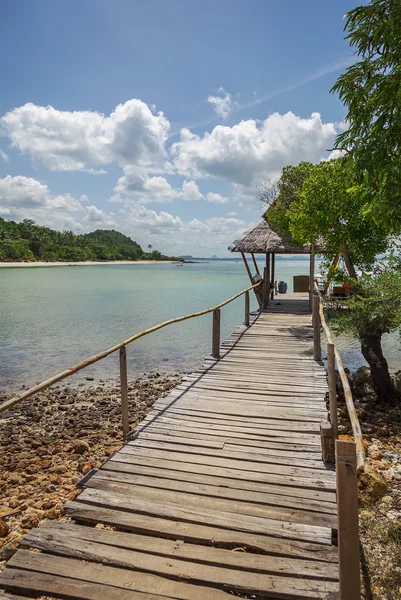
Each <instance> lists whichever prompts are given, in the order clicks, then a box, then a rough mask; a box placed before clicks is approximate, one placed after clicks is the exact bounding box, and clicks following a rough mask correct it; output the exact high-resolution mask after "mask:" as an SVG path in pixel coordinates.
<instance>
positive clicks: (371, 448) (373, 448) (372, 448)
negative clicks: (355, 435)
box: [368, 444, 379, 454]
mask: <svg viewBox="0 0 401 600" xmlns="http://www.w3.org/2000/svg"><path fill="white" fill-rule="evenodd" d="M378 450H379V447H378V446H377V445H376V444H372V445H371V446H369V448H368V452H369V454H372V453H373V452H377V451H378Z"/></svg>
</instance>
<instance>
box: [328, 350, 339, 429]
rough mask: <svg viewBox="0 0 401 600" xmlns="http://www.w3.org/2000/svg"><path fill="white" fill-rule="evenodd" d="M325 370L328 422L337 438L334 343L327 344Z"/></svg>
mask: <svg viewBox="0 0 401 600" xmlns="http://www.w3.org/2000/svg"><path fill="white" fill-rule="evenodd" d="M327 372H328V380H329V406H330V423H331V426H332V428H333V438H334V439H335V440H336V439H337V434H338V430H337V385H336V358H335V353H334V344H330V343H328V344H327Z"/></svg>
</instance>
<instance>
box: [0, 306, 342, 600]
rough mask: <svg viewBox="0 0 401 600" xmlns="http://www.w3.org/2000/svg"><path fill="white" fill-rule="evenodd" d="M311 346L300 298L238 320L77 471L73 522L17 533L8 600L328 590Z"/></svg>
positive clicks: (328, 520) (331, 570) (319, 411)
mask: <svg viewBox="0 0 401 600" xmlns="http://www.w3.org/2000/svg"><path fill="white" fill-rule="evenodd" d="M278 302H279V303H278ZM312 354H313V351H312V328H311V317H310V314H309V310H308V305H307V301H306V300H305V299H302V300H294V299H291V298H289V299H288V300H287V301H286V300H279V301H273V303H272V306H271V308H270V309H269V311H267V312H266V313H262V314H257V315H255V316H254V317H253V322H252V324H251V326H250V327H249V328H245V327H241V328H239V329H237V331H236V332H235V333H234V334H233V336H232V338H231V339H230V340H229V341H228V342H226V343H224V344H223V345H222V348H221V356H222V358H221V360H215V359H212V358H208V359H206V362H205V364H204V365H203V367H202V369H199V371H198V372H196V373H194V374H192V375H191V376H189V377H187V378H186V380H185V381H184V382H183V383H182V384H181V385H180V386H178V387H177V388H175V389H174V390H173V391H172V392H171V393H170V394H169V396H167V397H166V398H162V399H160V400H159V401H158V402H157V403H156V404H155V406H154V408H153V410H152V412H151V413H150V414H149V415H148V416H147V417H146V419H145V421H143V422H142V423H141V424H140V425H139V426H138V427H137V428H136V430H135V432H134V435H133V437H134V438H135V439H132V440H131V441H130V442H129V443H127V444H126V445H124V446H123V448H122V449H121V450H120V451H119V452H117V453H116V454H115V455H114V456H112V457H110V459H109V460H108V461H107V462H106V463H105V464H104V466H103V467H102V468H101V469H100V470H99V471H98V472H97V473H96V474H95V475H93V476H92V477H90V478H89V479H87V481H86V482H85V484H84V490H83V492H82V493H81V495H80V496H79V497H78V498H77V500H76V501H74V502H68V503H67V506H66V508H67V514H68V516H70V517H71V519H72V520H71V521H70V522H68V523H61V522H48V523H46V524H45V525H44V527H41V528H39V529H34V530H32V531H31V532H30V533H29V534H28V535H27V536H26V537H25V539H24V541H23V549H20V550H19V551H18V552H17V553H16V554H15V555H14V556H13V557H12V559H11V560H10V561H9V563H8V566H7V568H6V570H5V571H4V573H3V574H2V575H1V577H0V587H3V588H5V589H6V590H8V591H6V592H5V598H14V599H17V598H19V599H22V598H28V597H29V598H32V597H33V598H37V597H39V596H40V595H41V594H43V595H45V596H46V597H48V596H50V597H52V598H69V599H81V600H82V599H86V600H103V599H104V600H131V599H132V600H142V599H143V600H157V599H158V600H162V599H164V600H165V599H166V598H172V599H173V598H174V599H181V600H209V599H210V600H214V599H216V600H220V599H221V600H224V599H227V600H228V599H229V598H232V597H233V596H234V597H238V596H239V597H245V598H254V597H256V598H330V599H332V598H337V597H338V589H339V583H338V562H337V561H338V558H337V548H336V547H335V546H334V545H333V537H335V535H333V534H335V531H336V526H337V525H336V494H335V491H336V490H335V486H336V483H335V472H334V471H332V470H330V469H328V468H326V467H325V465H324V464H323V462H322V460H321V446H320V434H319V423H320V422H321V421H322V420H324V419H326V417H327V409H326V403H325V395H326V391H327V385H326V376H325V372H324V369H323V367H322V366H321V365H319V364H317V363H316V362H314V360H313V356H312ZM94 525H96V527H94ZM32 549H35V550H36V551H32ZM39 550H40V552H39ZM0 597H1V592H0Z"/></svg>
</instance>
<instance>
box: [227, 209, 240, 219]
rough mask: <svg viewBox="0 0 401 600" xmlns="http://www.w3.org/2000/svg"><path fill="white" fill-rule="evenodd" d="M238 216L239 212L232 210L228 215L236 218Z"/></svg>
mask: <svg viewBox="0 0 401 600" xmlns="http://www.w3.org/2000/svg"><path fill="white" fill-rule="evenodd" d="M237 215H238V213H237V212H235V210H231V211H230V212H228V213H227V216H228V217H236V216H237Z"/></svg>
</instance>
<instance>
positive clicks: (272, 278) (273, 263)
mask: <svg viewBox="0 0 401 600" xmlns="http://www.w3.org/2000/svg"><path fill="white" fill-rule="evenodd" d="M275 267H276V254H275V253H274V252H272V270H271V293H270V299H271V300H273V299H274V291H275V286H274V278H275V270H276V269H275Z"/></svg>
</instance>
